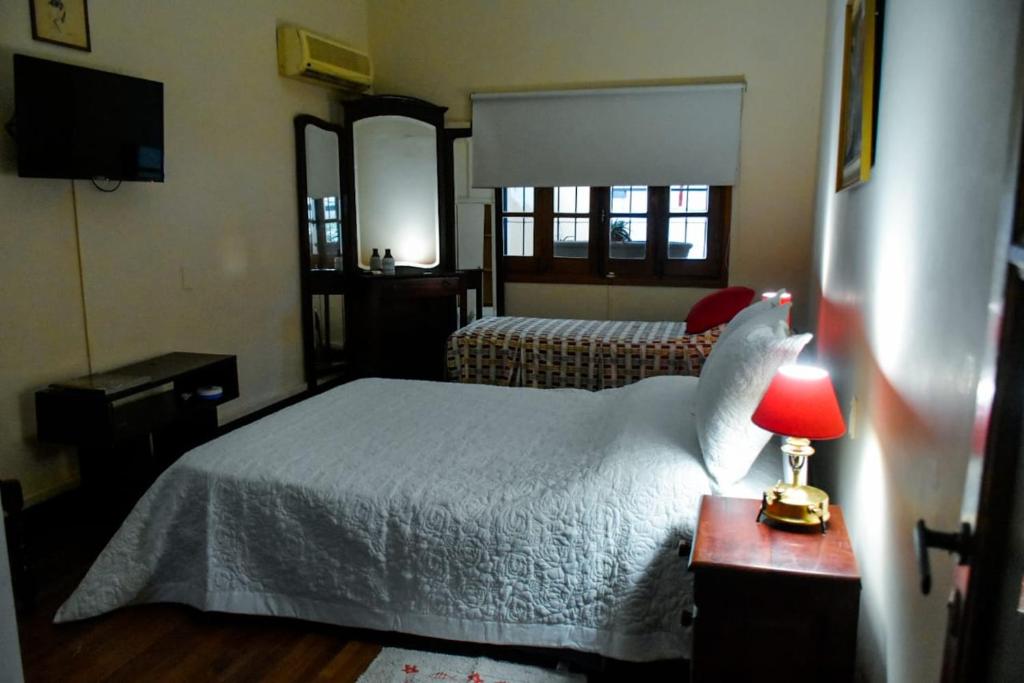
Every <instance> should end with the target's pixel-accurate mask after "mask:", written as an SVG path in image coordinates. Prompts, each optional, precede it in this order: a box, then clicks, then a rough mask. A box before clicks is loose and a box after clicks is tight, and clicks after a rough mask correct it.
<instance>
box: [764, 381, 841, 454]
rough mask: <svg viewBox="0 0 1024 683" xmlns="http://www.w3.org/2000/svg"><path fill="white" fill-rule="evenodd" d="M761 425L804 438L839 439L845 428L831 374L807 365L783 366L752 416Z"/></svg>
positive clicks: (771, 430)
mask: <svg viewBox="0 0 1024 683" xmlns="http://www.w3.org/2000/svg"><path fill="white" fill-rule="evenodd" d="M751 419H752V420H753V421H754V424H756V425H757V426H758V427H761V428H762V429H767V430H768V431H769V432H774V433H776V434H781V435H783V436H793V437H798V438H802V439H837V438H839V437H840V436H842V435H843V433H844V432H845V431H846V425H845V424H844V423H843V416H842V414H840V412H839V402H838V401H837V400H836V392H835V389H833V388H832V380H831V379H830V378H829V376H828V373H827V372H826V371H824V370H822V369H821V368H815V367H811V366H808V365H784V366H782V367H781V368H779V371H778V372H777V373H775V377H773V378H772V383H771V384H770V385H769V386H768V391H766V392H765V394H764V398H762V399H761V403H760V405H758V406H757V410H755V411H754V415H753V417H752V418H751Z"/></svg>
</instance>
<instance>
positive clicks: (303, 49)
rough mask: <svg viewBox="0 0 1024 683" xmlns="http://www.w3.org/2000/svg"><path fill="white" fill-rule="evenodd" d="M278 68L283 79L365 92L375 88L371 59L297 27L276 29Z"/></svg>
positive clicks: (343, 45) (334, 41)
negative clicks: (371, 87) (296, 79)
mask: <svg viewBox="0 0 1024 683" xmlns="http://www.w3.org/2000/svg"><path fill="white" fill-rule="evenodd" d="M277 65H278V69H279V70H280V72H281V75H282V76H290V77H292V78H298V79H301V80H304V81H310V82H312V83H319V84H320V85H332V86H335V87H338V88H343V89H345V90H354V91H357V92H362V91H364V90H368V89H369V88H370V86H372V85H373V63H372V62H371V61H370V56H369V55H367V54H365V53H363V52H360V51H358V50H354V49H352V48H351V47H349V46H348V45H345V44H344V43H339V42H338V41H336V40H332V39H330V38H325V37H324V36H318V35H316V34H315V33H310V32H309V31H307V30H305V29H302V28H299V27H297V26H280V27H278V29H277Z"/></svg>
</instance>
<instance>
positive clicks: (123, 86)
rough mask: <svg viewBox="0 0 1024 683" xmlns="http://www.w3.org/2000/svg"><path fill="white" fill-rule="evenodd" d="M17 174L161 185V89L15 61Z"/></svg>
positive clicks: (78, 69)
mask: <svg viewBox="0 0 1024 683" xmlns="http://www.w3.org/2000/svg"><path fill="white" fill-rule="evenodd" d="M14 109H15V112H14V117H15V118H14V136H15V140H16V142H17V147H18V175H19V176H22V177H27V178H109V179H111V180H144V181H155V182H163V180H164V85H163V83H158V82H156V81H147V80H144V79H141V78H132V77H129V76H122V75H120V74H114V73H110V72H108V71H98V70H96V69H86V68H84V67H80V66H72V65H70V64H62V63H60V62H51V61H48V60H45V59H37V58H35V57H27V56H25V55H14Z"/></svg>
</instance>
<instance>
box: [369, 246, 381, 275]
mask: <svg viewBox="0 0 1024 683" xmlns="http://www.w3.org/2000/svg"><path fill="white" fill-rule="evenodd" d="M379 270H380V252H379V251H377V249H376V248H374V250H373V253H372V254H370V271H371V272H373V271H379Z"/></svg>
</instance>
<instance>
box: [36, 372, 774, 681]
mask: <svg viewBox="0 0 1024 683" xmlns="http://www.w3.org/2000/svg"><path fill="white" fill-rule="evenodd" d="M696 383H697V380H696V379H695V378H691V377H656V378H651V379H647V380H644V381H642V382H639V383H637V384H634V385H631V386H627V387H624V388H621V389H612V390H607V391H602V392H597V393H591V392H587V391H581V390H572V389H563V390H547V391H545V390H536V389H509V388H500V387H492V386H479V385H464V384H442V383H432V382H413V381H398V380H379V379H368V380H361V381H359V382H353V383H351V384H347V385H344V386H342V387H339V388H337V389H334V390H332V391H330V392H327V393H325V394H322V395H320V396H317V397H314V398H311V399H309V400H307V401H304V402H303V403H301V404H297V405H295V406H292V407H290V408H286V409H284V410H282V411H279V412H277V413H275V414H273V415H271V416H269V417H267V418H265V419H263V420H261V421H259V422H257V423H254V424H252V425H249V426H247V427H243V428H241V429H238V430H236V431H234V432H232V433H230V434H227V435H226V436H224V437H222V438H220V439H217V440H216V441H213V442H211V443H209V444H206V445H204V446H202V447H200V448H197V449H195V450H193V451H191V452H190V453H188V454H186V455H185V456H184V457H183V458H182V459H181V460H179V461H178V462H177V463H176V464H175V465H173V466H172V467H171V468H169V469H168V470H167V471H166V472H165V473H164V474H163V475H162V476H161V477H160V479H159V480H157V482H156V483H155V484H154V485H153V487H152V488H151V489H150V490H149V491H148V492H147V493H146V495H145V496H144V497H143V498H142V500H141V501H140V502H139V503H138V505H137V506H136V508H135V510H134V511H133V512H132V513H131V515H130V516H129V517H128V519H127V520H126V521H125V523H124V525H123V526H122V527H121V529H120V530H119V531H118V533H117V535H116V536H115V537H114V538H113V539H112V540H111V542H110V544H109V545H108V546H107V548H106V549H105V550H104V551H103V553H102V554H101V555H100V557H99V558H98V559H97V561H96V563H95V564H94V565H93V567H92V568H91V569H90V570H89V573H88V575H87V576H86V577H85V579H84V580H83V581H82V584H81V585H80V586H79V587H78V589H77V590H76V591H75V593H74V594H73V595H72V596H71V597H70V598H69V599H68V601H67V602H66V603H65V604H64V605H63V606H62V607H61V608H60V611H59V612H58V613H57V617H56V620H57V621H69V620H75V619H82V618H86V617H91V616H94V615H98V614H101V613H103V612H107V611H109V610H112V609H115V608H117V607H120V606H123V605H128V604H131V603H139V602H166V601H169V602H180V603H185V604H188V605H192V606H195V607H197V608H200V609H205V610H218V611H225V612H236V613H248V614H267V615H280V616H288V617H297V618H301V619H310V620H314V621H322V622H330V623H335V624H342V625H346V626H354V627H363V628H372V629H380V630H389V631H401V632H407V633H415V634H421V635H426V636H432V637H437V638H448V639H453V640H465V641H481V642H490V643H500V644H518V645H532V646H543V647H567V648H573V649H577V650H582V651H588V652H597V653H600V654H603V655H606V656H610V657H616V658H620V659H627V660H641V661H642V660H652V659H659V658H666V657H677V656H681V655H683V654H685V648H686V638H685V637H684V634H683V633H682V629H681V627H680V626H679V616H680V611H681V610H682V608H683V601H684V600H686V599H688V594H689V593H688V590H687V587H686V586H685V576H684V575H685V571H684V564H685V560H684V559H682V558H680V557H679V556H678V554H677V550H676V548H677V544H678V543H679V541H680V540H681V539H688V538H691V537H692V534H693V530H694V524H695V517H696V511H697V506H698V501H699V499H700V496H701V495H702V494H705V493H709V492H711V488H710V486H711V485H710V483H709V479H708V476H707V474H706V473H705V471H704V468H703V465H702V463H701V460H700V456H699V446H698V444H697V438H696V435H695V430H694V428H693V424H692V420H693V417H692V413H693V407H692V405H691V401H692V397H693V394H694V390H695V388H696ZM774 474H775V472H770V473H769V472H761V473H760V474H759V475H757V476H752V477H748V480H747V481H746V484H747V485H748V489H747V490H746V491H744V492H746V493H749V494H752V495H755V496H756V495H758V494H757V491H758V490H759V488H760V487H763V486H764V485H766V484H767V483H770V482H769V480H771V481H774V479H773V476H774ZM733 493H735V491H733ZM751 523H753V520H751Z"/></svg>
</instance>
